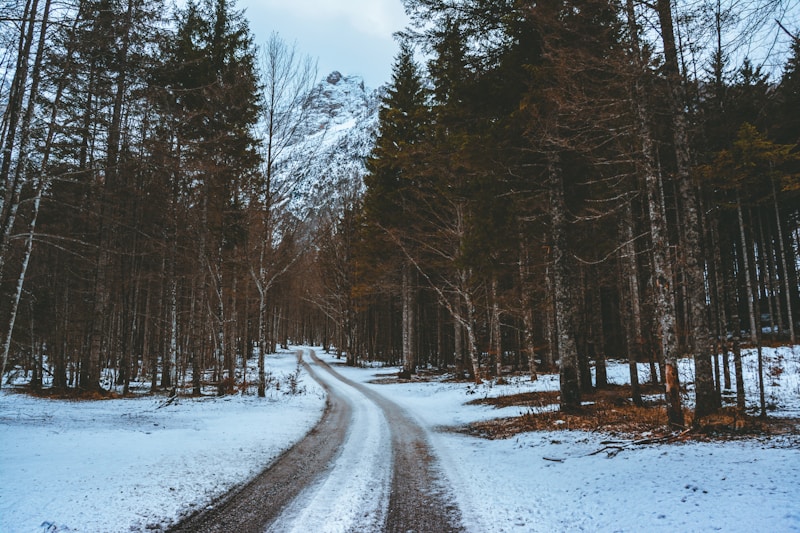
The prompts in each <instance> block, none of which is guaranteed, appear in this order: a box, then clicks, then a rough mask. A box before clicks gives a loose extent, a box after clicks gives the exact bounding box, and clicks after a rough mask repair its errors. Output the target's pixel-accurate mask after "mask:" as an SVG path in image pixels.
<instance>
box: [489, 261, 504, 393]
mask: <svg viewBox="0 0 800 533" xmlns="http://www.w3.org/2000/svg"><path fill="white" fill-rule="evenodd" d="M491 289H492V294H491V298H492V312H491V317H490V318H491V320H490V328H489V329H490V332H491V335H490V337H491V345H492V357H493V359H494V372H495V376H496V377H497V378H498V379H499V378H500V376H502V374H503V339H502V332H501V331H500V303H499V302H498V301H497V298H498V296H497V277H496V276H492V287H491Z"/></svg>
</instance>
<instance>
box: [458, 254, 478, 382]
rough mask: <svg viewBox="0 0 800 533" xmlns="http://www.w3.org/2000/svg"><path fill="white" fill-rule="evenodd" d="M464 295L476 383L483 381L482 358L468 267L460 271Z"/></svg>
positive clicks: (467, 329)
mask: <svg viewBox="0 0 800 533" xmlns="http://www.w3.org/2000/svg"><path fill="white" fill-rule="evenodd" d="M459 277H460V278H461V288H462V296H463V298H464V317H463V318H462V320H463V324H464V331H465V332H466V334H467V354H468V355H469V361H470V364H471V365H472V377H473V379H474V381H475V383H476V384H478V385H480V384H481V383H483V380H482V379H481V368H480V359H478V339H477V338H476V336H475V304H474V303H473V301H472V296H471V294H470V292H469V280H470V278H471V277H472V272H471V271H469V270H466V269H462V270H461V271H460V274H459Z"/></svg>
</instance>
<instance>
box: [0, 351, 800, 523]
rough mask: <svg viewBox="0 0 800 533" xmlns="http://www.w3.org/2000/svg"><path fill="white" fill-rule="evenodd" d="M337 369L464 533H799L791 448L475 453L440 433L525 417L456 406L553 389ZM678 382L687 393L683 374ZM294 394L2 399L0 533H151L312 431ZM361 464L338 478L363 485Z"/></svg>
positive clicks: (521, 441)
mask: <svg viewBox="0 0 800 533" xmlns="http://www.w3.org/2000/svg"><path fill="white" fill-rule="evenodd" d="M317 353H318V355H320V356H322V355H323V354H321V353H320V352H319V351H318V352H317ZM325 357H326V359H327V360H328V361H329V362H332V363H333V362H335V359H334V358H333V357H331V356H325ZM765 357H766V365H765V368H766V370H767V376H768V379H767V402H768V403H769V404H770V405H771V406H773V407H774V410H772V411H771V412H770V415H771V416H798V415H800V348H798V347H796V348H795V349H794V350H790V349H780V350H767V351H765ZM268 361H269V364H270V367H271V370H272V372H273V375H275V376H276V377H278V378H283V379H287V376H289V375H290V374H291V373H292V372H293V371H294V370H295V368H296V366H295V365H296V360H295V357H294V354H293V353H292V352H286V353H281V354H278V355H277V356H270V357H269V359H268ZM745 362H746V371H747V373H746V376H745V377H746V379H747V380H748V384H749V385H748V386H749V387H750V389H749V390H748V399H749V400H750V401H751V402H752V401H754V400H756V399H757V397H758V396H757V393H756V389H755V388H754V384H755V381H754V380H753V376H754V368H755V356H754V355H753V354H752V353H749V352H748V353H747V355H746V360H745ZM779 368H780V370H778V369H779ZM335 369H336V370H337V371H339V372H340V373H342V374H343V375H344V376H346V377H348V378H350V379H352V380H354V381H358V382H362V383H365V384H367V386H369V387H371V388H373V389H374V390H376V391H379V392H380V393H381V394H384V395H386V396H387V397H389V398H390V399H391V400H393V401H394V402H396V403H398V404H400V405H402V406H403V407H404V408H405V409H407V411H408V412H409V413H410V414H411V415H412V416H413V417H415V418H416V419H417V420H418V421H419V422H420V423H421V424H422V425H423V426H425V427H426V428H428V429H429V430H430V434H431V440H432V444H433V447H434V449H436V450H437V452H438V455H439V458H440V462H441V466H442V469H443V472H444V474H445V476H446V478H447V479H448V480H449V481H450V483H451V485H452V487H453V490H454V494H455V497H456V499H457V501H458V503H459V506H460V508H461V512H462V515H463V519H464V523H465V525H466V526H467V528H468V529H469V530H470V531H474V532H512V531H514V532H531V531H548V532H550V531H564V532H571V531H630V532H637V531H648V532H649V531H681V532H690V531H715V530H718V531H729V532H737V531H742V532H745V531H746V532H753V531H769V532H784V531H786V532H788V531H800V503H798V502H800V450H798V448H797V446H796V444H797V442H798V439H797V436H792V437H776V438H771V439H768V438H758V439H752V440H740V441H732V442H724V443H701V442H689V443H680V444H670V445H645V446H635V447H630V448H626V449H625V450H624V451H622V452H621V453H619V454H617V455H616V456H614V457H608V456H607V455H606V454H604V453H601V454H597V455H590V454H591V453H592V452H594V451H596V450H598V449H600V448H602V445H601V444H600V443H601V441H603V440H605V439H607V438H609V436H608V435H604V434H595V433H584V432H570V431H563V432H537V433H525V434H521V435H518V436H516V437H514V438H511V439H507V440H495V441H488V440H483V439H478V438H475V437H470V436H466V435H463V434H459V433H455V432H453V431H449V430H448V428H452V427H454V426H458V425H461V424H465V423H469V422H473V421H478V420H485V419H490V418H496V417H500V416H511V415H515V414H519V413H521V412H523V411H524V410H525V409H526V408H520V407H509V408H503V409H495V408H493V407H489V406H485V405H465V402H468V401H470V400H473V399H475V398H480V397H485V396H497V395H501V394H514V393H517V392H526V391H534V390H552V389H555V388H557V382H556V381H555V379H552V378H550V377H543V379H540V380H539V381H537V382H533V383H531V382H530V381H527V380H525V379H523V378H519V379H512V380H511V382H510V384H508V385H502V386H497V385H493V384H491V383H487V384H485V385H481V386H475V385H468V384H464V383H449V382H444V381H434V382H427V383H395V384H375V383H370V382H371V381H373V380H374V379H375V377H376V375H381V374H390V373H393V372H396V369H389V368H347V367H344V366H339V365H336V366H335ZM609 370H610V377H611V380H612V381H614V382H616V383H624V382H625V381H626V375H627V368H626V367H625V365H622V364H612V365H610V369H609ZM681 377H682V379H683V381H684V382H690V381H691V366H690V365H688V364H687V365H686V366H685V367H683V369H682V376H681ZM301 386H302V387H304V388H305V393H304V394H299V395H287V394H285V393H284V391H285V389H286V387H285V386H282V387H281V390H276V389H274V388H273V389H270V392H269V398H267V399H266V400H264V399H258V398H256V397H253V396H230V397H224V398H217V397H205V398H202V399H184V398H181V399H179V400H178V401H177V402H175V403H173V404H171V405H168V406H163V407H162V405H163V403H164V398H159V397H144V398H139V399H126V400H107V401H99V402H65V401H55V400H47V399H35V398H30V397H26V396H23V395H19V394H14V393H10V392H8V391H5V390H4V391H3V392H2V393H0V532H3V533H16V532H36V531H45V530H46V529H47V527H48V525H49V524H53V527H51V528H50V530H49V531H72V532H115V531H120V532H122V531H145V530H158V529H159V528H160V527H162V526H165V525H167V524H169V523H171V522H173V521H174V520H175V519H176V518H177V517H178V516H179V515H181V514H183V513H185V512H188V511H190V510H191V509H193V508H197V507H198V506H202V505H208V503H209V502H210V501H212V500H213V498H214V497H215V496H218V495H219V494H222V493H223V492H225V490H227V489H229V488H230V487H232V486H235V485H237V484H239V483H242V482H244V481H245V480H247V479H248V478H249V477H251V476H252V475H253V474H255V473H256V472H257V471H259V470H260V469H261V468H263V467H264V466H265V465H267V464H269V463H270V462H271V461H272V460H273V459H274V458H275V457H276V456H277V455H278V454H279V453H280V451H282V450H284V449H286V448H287V447H289V446H290V445H291V444H292V443H293V442H296V441H297V440H298V439H300V438H301V437H302V435H303V434H304V433H305V432H306V431H308V429H309V428H311V427H312V426H313V425H314V424H315V423H316V421H317V420H318V419H319V417H320V416H321V413H322V409H323V407H324V394H323V392H322V389H321V388H320V387H319V386H317V385H316V384H315V383H313V382H312V381H311V379H310V378H309V376H308V375H307V374H305V373H304V374H303V377H302V383H301ZM792 443H794V445H795V446H794V447H792V446H791V444H792ZM545 458H548V459H545ZM550 459H558V460H559V461H552V460H550ZM388 460H389V459H388V454H387V461H388ZM367 463H368V461H361V462H358V461H355V462H350V463H349V465H350V466H349V468H353V469H355V470H356V471H354V472H353V475H354V476H358V475H367V469H369V468H371V467H370V466H369V465H368V464H367ZM360 470H364V471H363V472H362V471H360Z"/></svg>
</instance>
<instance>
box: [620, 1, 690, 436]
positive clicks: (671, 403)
mask: <svg viewBox="0 0 800 533" xmlns="http://www.w3.org/2000/svg"><path fill="white" fill-rule="evenodd" d="M667 9H669V6H667ZM627 14H628V27H629V33H630V36H631V44H632V45H633V48H634V59H635V61H636V63H637V67H638V70H640V71H641V70H642V57H641V50H640V47H639V38H638V28H637V24H636V18H635V12H634V4H633V0H627ZM670 16H671V15H670ZM670 21H671V18H670ZM673 45H674V43H673ZM637 74H638V73H637ZM634 79H635V83H634V87H633V101H634V104H635V106H636V112H637V120H638V123H639V138H640V140H641V143H642V161H641V163H642V172H643V173H644V177H645V188H646V191H647V205H648V209H649V214H650V216H649V222H650V238H651V241H652V253H651V259H652V263H653V274H652V275H653V280H652V284H653V291H654V296H655V300H656V305H655V315H656V322H657V324H658V330H659V331H658V333H659V337H660V340H661V353H662V356H663V359H664V373H663V377H664V384H665V391H664V397H665V399H666V404H667V418H668V420H669V423H670V424H672V425H675V426H679V427H683V424H684V418H683V409H682V406H681V395H680V380H679V378H678V340H677V335H676V331H675V323H676V316H677V315H676V306H675V297H674V294H673V292H672V283H673V281H674V279H675V277H674V274H673V272H672V261H671V259H670V254H669V242H668V232H667V219H666V215H665V212H664V202H663V200H662V196H663V193H662V188H661V180H660V179H659V176H658V175H657V174H656V170H655V169H656V168H657V166H656V164H655V161H654V158H655V151H654V143H653V138H652V135H651V132H650V127H649V124H650V120H649V119H650V116H649V113H648V110H647V107H646V104H645V94H644V89H643V88H642V87H641V85H640V81H639V79H640V77H639V75H636V76H635V77H634Z"/></svg>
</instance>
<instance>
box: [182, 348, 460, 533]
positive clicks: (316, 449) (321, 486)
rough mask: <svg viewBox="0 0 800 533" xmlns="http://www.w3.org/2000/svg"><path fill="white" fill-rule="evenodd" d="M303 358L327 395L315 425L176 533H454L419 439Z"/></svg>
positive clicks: (418, 433)
mask: <svg viewBox="0 0 800 533" xmlns="http://www.w3.org/2000/svg"><path fill="white" fill-rule="evenodd" d="M302 357H303V364H304V366H305V368H306V370H307V371H308V372H309V374H310V375H311V376H312V377H313V378H314V379H315V380H316V381H317V382H319V383H320V384H321V385H322V386H323V387H324V388H325V389H326V390H327V392H328V398H329V400H328V402H329V403H328V408H327V409H326V413H325V415H324V417H323V419H322V421H321V422H320V424H319V425H318V426H317V427H315V428H314V430H313V431H312V432H311V433H310V434H309V435H308V437H306V438H305V439H303V440H302V441H301V442H299V443H298V444H297V445H296V446H295V447H293V448H292V449H290V450H289V451H287V452H286V453H285V454H284V455H283V456H282V457H281V458H280V459H279V460H278V461H277V462H276V463H275V464H274V465H273V466H272V467H271V468H269V469H268V470H266V471H265V472H264V473H262V474H261V475H260V476H258V477H257V478H256V479H254V480H253V481H252V482H250V483H249V484H248V485H247V486H245V487H244V488H243V489H241V490H240V491H238V492H236V493H233V494H230V495H229V496H228V497H226V498H223V499H222V500H221V501H220V502H219V503H218V504H217V505H215V506H213V507H212V508H211V509H209V510H207V511H205V512H203V513H200V514H198V515H195V516H193V517H191V518H190V519H188V520H186V521H184V522H183V523H181V524H180V525H178V526H177V527H176V528H174V529H173V531H198V530H202V531H241V532H246V531H253V532H260V531H264V530H265V529H266V530H267V531H270V532H275V533H283V532H307V531H319V532H326V531H327V532H339V531H341V532H344V531H388V532H407V531H418V532H423V531H437V532H448V531H461V530H462V527H461V525H460V513H459V511H458V508H457V506H456V505H455V504H454V503H453V498H452V495H451V494H450V491H449V489H448V488H447V485H446V484H445V483H444V482H443V481H442V479H441V476H440V475H439V472H438V468H437V465H436V459H435V457H434V454H433V452H432V450H431V447H430V444H429V442H428V441H429V438H428V435H427V433H426V430H425V429H423V428H422V427H421V426H420V425H419V424H418V423H417V422H415V421H414V420H413V419H412V418H411V417H410V416H408V414H406V413H405V411H404V410H403V409H402V408H400V407H399V406H398V405H397V404H395V403H394V402H392V401H391V400H389V399H388V398H386V397H385V396H383V395H381V394H380V393H378V392H376V391H374V390H372V389H369V388H367V387H366V386H364V385H362V384H360V383H356V382H354V381H352V380H350V379H347V378H345V377H343V376H341V375H340V374H339V373H338V372H336V371H335V370H334V369H332V368H331V367H330V366H329V365H328V364H327V363H325V362H323V361H321V360H320V359H319V358H317V357H316V355H315V354H314V353H313V351H310V350H306V351H304V352H303V353H302Z"/></svg>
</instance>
